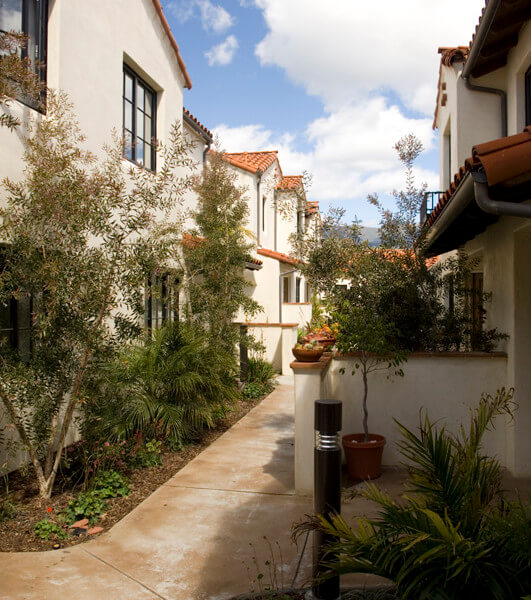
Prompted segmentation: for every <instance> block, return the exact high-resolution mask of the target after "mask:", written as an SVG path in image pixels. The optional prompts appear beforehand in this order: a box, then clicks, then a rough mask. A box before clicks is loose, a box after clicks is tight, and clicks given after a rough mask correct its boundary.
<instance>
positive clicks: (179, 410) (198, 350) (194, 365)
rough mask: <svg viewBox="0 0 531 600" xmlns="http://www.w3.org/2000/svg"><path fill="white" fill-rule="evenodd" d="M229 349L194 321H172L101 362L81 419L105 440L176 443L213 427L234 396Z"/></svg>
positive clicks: (235, 393) (235, 390)
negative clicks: (94, 393)
mask: <svg viewBox="0 0 531 600" xmlns="http://www.w3.org/2000/svg"><path fill="white" fill-rule="evenodd" d="M233 367H234V360H233V357H232V355H229V354H227V352H226V351H225V350H224V349H223V348H222V347H219V346H215V345H213V344H211V343H210V338H209V336H208V335H207V334H206V333H205V331H204V330H202V329H201V328H200V327H199V326H196V325H191V324H188V323H184V322H181V323H172V324H169V325H167V326H165V327H162V328H161V329H159V330H157V331H154V332H153V337H152V338H151V339H148V340H146V341H145V343H136V344H131V345H129V346H128V347H127V348H125V349H124V350H123V351H122V353H121V354H120V356H119V357H118V359H117V360H116V361H114V362H113V363H111V364H110V365H108V366H107V367H106V368H105V372H104V374H105V377H104V381H103V383H102V387H101V388H100V390H99V395H98V402H97V404H95V403H91V405H90V406H89V407H87V410H88V411H90V412H87V414H86V419H85V422H87V423H90V424H91V427H93V426H94V423H99V427H100V433H101V435H102V436H105V437H106V438H109V439H111V440H127V439H131V438H132V437H133V436H134V435H135V434H136V433H140V434H141V435H142V436H143V438H147V439H150V438H151V439H154V438H157V437H160V438H163V439H165V440H167V442H168V443H169V444H170V445H173V446H176V447H179V446H180V445H182V444H183V443H185V442H187V441H189V440H191V439H193V438H194V436H196V435H197V434H198V433H199V432H200V431H202V430H203V429H204V428H211V427H213V426H214V425H215V424H216V422H217V421H218V419H219V418H220V416H222V415H223V414H226V411H227V409H228V407H229V406H230V405H231V404H232V403H234V402H236V401H237V399H238V398H239V394H238V389H237V387H236V380H235V373H234V371H233Z"/></svg>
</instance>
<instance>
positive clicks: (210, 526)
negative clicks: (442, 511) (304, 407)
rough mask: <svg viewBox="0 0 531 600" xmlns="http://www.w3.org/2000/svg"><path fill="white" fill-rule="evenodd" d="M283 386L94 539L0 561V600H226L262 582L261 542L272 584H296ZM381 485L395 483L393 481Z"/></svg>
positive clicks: (295, 513)
mask: <svg viewBox="0 0 531 600" xmlns="http://www.w3.org/2000/svg"><path fill="white" fill-rule="evenodd" d="M292 381H293V380H292V378H290V377H283V378H281V384H280V385H279V386H278V387H277V389H276V390H275V391H274V392H273V393H272V394H270V395H269V396H268V397H267V398H266V399H265V400H264V401H263V402H262V403H261V404H259V405H258V406H256V407H255V408H254V409H253V410H252V411H250V412H249V413H248V414H247V415H246V416H245V417H244V418H243V419H241V421H239V422H238V423H237V424H236V425H234V427H232V428H231V429H230V430H229V431H227V432H226V433H225V434H224V435H222V436H221V437H220V438H218V439H217V440H216V441H215V442H214V443H213V444H211V445H210V446H209V447H208V448H206V449H205V450H204V451H203V452H202V453H201V454H200V455H199V456H197V457H196V458H195V459H194V460H193V461H191V462H190V463H189V464H188V465H187V466H186V467H185V468H184V469H182V470H181V471H180V472H179V473H177V474H176V475H175V476H174V477H173V478H172V479H170V480H169V481H168V482H167V483H166V484H164V485H162V486H161V487H160V488H159V489H158V490H157V491H156V492H155V493H153V494H152V495H151V496H150V497H149V498H147V499H146V500H145V501H144V502H143V503H142V504H140V505H139V506H138V507H137V508H136V509H135V510H134V511H133V512H131V513H130V514H129V515H128V516H127V517H125V518H124V519H123V520H122V521H120V522H119V523H117V524H116V525H115V526H114V527H113V528H112V529H111V530H110V531H108V532H107V533H105V534H103V535H101V536H100V537H99V538H97V539H96V540H93V541H91V542H86V543H84V544H80V545H78V546H75V547H71V548H66V549H63V550H58V551H50V552H37V553H4V554H0V574H1V575H0V598H1V599H2V600H4V599H6V600H22V599H23V600H52V599H53V600H57V599H64V600H78V599H79V600H122V599H123V600H126V599H127V600H136V599H138V600H148V599H149V600H155V599H161V600H206V599H209V600H217V599H219V600H222V599H227V598H231V597H232V596H234V595H237V594H243V593H246V592H249V591H250V590H251V588H252V585H253V581H256V579H257V575H258V573H259V572H262V573H263V574H264V577H263V579H262V581H263V582H268V581H269V580H270V578H271V577H270V573H269V567H268V566H267V565H266V561H271V556H272V551H271V549H270V546H269V544H271V546H272V548H273V556H274V559H273V562H274V563H275V565H276V567H277V569H276V571H277V573H276V577H277V580H278V583H279V585H282V584H283V585H284V586H285V587H291V586H292V585H293V584H295V585H300V584H302V582H303V581H304V580H306V579H307V577H308V574H309V561H310V556H309V555H310V552H309V546H310V545H309V544H308V547H307V548H306V551H305V552H304V556H303V557H302V561H301V548H299V549H297V548H296V547H295V546H294V545H293V544H292V543H291V541H290V530H291V525H292V523H293V522H294V521H297V520H299V519H300V518H301V517H303V516H304V514H305V513H310V512H311V499H310V498H304V497H298V496H295V493H294V489H293V454H294V445H293V444H294V439H293V429H294V418H293V383H292ZM388 481H389V482H390V483H391V485H392V486H396V477H394V478H393V475H392V474H391V476H390V479H388ZM345 508H346V509H347V510H346V511H345V512H347V513H348V512H352V511H353V510H354V511H356V510H357V509H358V508H360V507H358V508H357V507H356V506H355V505H352V504H350V505H347V506H346V507H345ZM264 536H266V537H267V539H264ZM280 554H281V555H282V556H280ZM299 562H301V565H300V568H298V565H299ZM297 572H298V575H297V577H295V574H296V573H297ZM367 581H369V580H367ZM255 589H257V586H256V585H255Z"/></svg>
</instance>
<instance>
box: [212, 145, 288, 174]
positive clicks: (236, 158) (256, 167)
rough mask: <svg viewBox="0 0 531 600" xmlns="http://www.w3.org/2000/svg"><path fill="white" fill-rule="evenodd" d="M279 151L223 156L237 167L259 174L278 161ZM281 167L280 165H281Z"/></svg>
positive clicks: (234, 153)
mask: <svg viewBox="0 0 531 600" xmlns="http://www.w3.org/2000/svg"><path fill="white" fill-rule="evenodd" d="M277 155H278V150H264V151H262V152H225V154H224V155H223V156H224V158H225V159H226V160H228V161H229V162H230V163H231V164H233V165H234V166H235V167H239V168H240V169H244V170H245V171H249V172H250V173H257V172H258V171H260V172H261V173H264V172H265V171H266V170H267V169H268V168H269V167H270V166H271V165H272V164H273V163H274V162H275V161H278V156H277ZM279 167H280V165H279Z"/></svg>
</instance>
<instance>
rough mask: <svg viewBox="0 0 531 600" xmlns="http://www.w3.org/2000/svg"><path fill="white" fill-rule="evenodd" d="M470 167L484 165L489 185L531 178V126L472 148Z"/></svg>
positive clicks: (475, 167)
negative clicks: (520, 131)
mask: <svg viewBox="0 0 531 600" xmlns="http://www.w3.org/2000/svg"><path fill="white" fill-rule="evenodd" d="M467 166H468V168H469V169H471V170H472V169H477V168H480V167H483V169H484V170H485V173H486V175H487V181H488V184H489V186H492V185H497V184H498V183H507V182H513V181H515V180H517V181H518V180H521V179H522V178H523V179H525V180H527V179H531V126H529V127H526V128H525V129H524V131H523V132H522V133H518V134H516V135H510V136H507V137H504V138H499V139H497V140H492V141H491V142H485V143H484V144H478V145H477V146H474V147H473V148H472V158H471V159H468V162H467Z"/></svg>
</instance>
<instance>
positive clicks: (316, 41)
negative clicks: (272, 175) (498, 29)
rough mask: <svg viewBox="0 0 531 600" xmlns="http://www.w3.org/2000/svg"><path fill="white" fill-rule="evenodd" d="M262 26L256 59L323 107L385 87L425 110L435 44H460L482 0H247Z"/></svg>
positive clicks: (430, 98) (431, 98)
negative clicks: (251, 0)
mask: <svg viewBox="0 0 531 600" xmlns="http://www.w3.org/2000/svg"><path fill="white" fill-rule="evenodd" d="M255 4H256V6H258V8H260V9H261V10H262V11H263V15H264V18H265V22H266V25H267V27H268V33H267V35H266V36H265V38H264V39H263V40H262V41H261V42H260V43H259V44H258V45H257V47H256V54H257V56H258V58H259V60H260V62H261V63H262V65H276V66H279V67H281V68H283V69H284V70H285V71H286V73H287V75H288V77H289V78H290V79H291V80H292V81H293V82H295V83H297V84H300V85H302V86H304V88H305V89H306V91H307V92H309V93H310V94H313V95H317V96H319V97H320V98H321V99H322V100H323V102H324V104H325V106H327V107H328V108H331V109H333V108H338V107H340V106H343V105H345V104H350V103H352V102H359V101H360V100H361V99H364V98H367V97H368V96H369V95H370V94H371V93H375V92H376V93H378V92H380V93H381V91H382V90H384V89H389V90H392V91H394V92H395V93H397V94H398V95H399V97H400V99H401V100H402V102H403V103H404V104H405V105H406V106H408V107H409V108H411V109H415V110H419V111H421V112H423V113H424V114H426V115H427V114H430V113H432V112H433V108H434V104H435V94H436V91H435V84H436V81H437V74H438V60H439V57H438V55H437V47H438V46H439V45H453V44H455V45H458V44H467V43H468V41H469V40H470V38H471V35H472V32H473V31H474V26H475V25H476V23H477V21H478V19H479V15H480V14H481V8H482V7H483V6H484V4H485V0H467V1H466V2H463V1H462V0H445V1H444V2H433V1H427V0H402V1H401V2H393V1H392V0H384V2H374V1H373V2H365V1H364V0H332V1H331V2H327V3H325V4H324V5H323V2H322V0H290V1H289V2H286V0H255Z"/></svg>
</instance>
